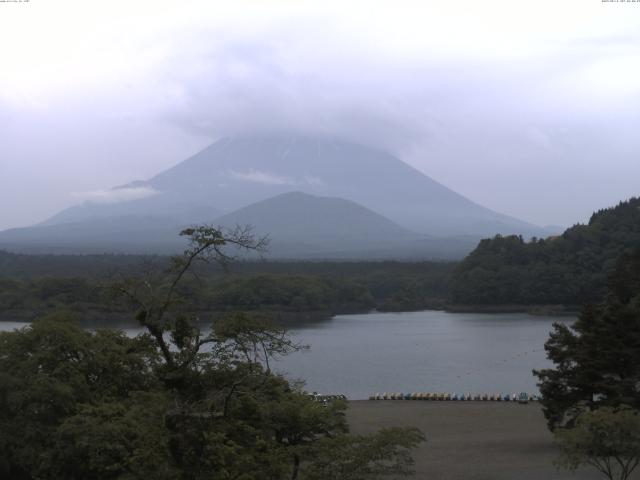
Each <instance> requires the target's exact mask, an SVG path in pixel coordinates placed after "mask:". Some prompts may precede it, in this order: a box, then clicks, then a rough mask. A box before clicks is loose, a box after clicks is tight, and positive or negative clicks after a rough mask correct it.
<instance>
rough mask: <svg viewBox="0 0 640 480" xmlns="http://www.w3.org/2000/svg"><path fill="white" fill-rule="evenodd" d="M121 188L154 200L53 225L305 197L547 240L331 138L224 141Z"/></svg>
mask: <svg viewBox="0 0 640 480" xmlns="http://www.w3.org/2000/svg"><path fill="white" fill-rule="evenodd" d="M120 188H121V189H123V188H124V189H131V190H132V191H133V190H136V191H144V192H148V194H149V196H147V197H146V198H142V199H138V200H131V201H128V202H122V203H117V204H111V205H95V204H90V203H85V204H83V205H81V206H76V207H71V208H69V209H67V210H65V211H63V212H61V213H60V214H58V215H56V216H54V217H53V218H51V219H49V221H48V222H47V223H65V222H69V221H78V220H82V219H85V218H93V217H96V216H103V217H106V216H119V215H124V214H130V213H131V212H135V214H138V215H143V214H144V215H160V214H163V215H166V214H167V212H171V216H174V217H175V216H177V215H180V213H181V212H185V211H188V210H193V209H197V208H203V207H206V208H215V209H218V210H221V211H223V212H225V211H226V212H230V211H233V210H236V209H238V208H242V207H244V206H246V205H249V204H251V203H255V202H258V201H261V200H265V199H267V198H270V197H273V196H276V195H279V194H282V193H286V192H291V191H301V192H304V193H308V194H312V195H322V196H328V197H339V198H344V199H347V200H352V201H354V202H357V203H359V204H361V205H363V206H365V207H367V208H369V209H372V210H374V211H376V212H378V213H380V214H382V215H384V216H386V217H387V218H389V219H391V220H392V221H394V222H396V223H398V224H400V225H402V226H403V227H405V228H408V229H411V230H413V231H417V232H421V233H427V234H432V235H443V236H447V235H473V236H477V237H479V236H486V235H493V234H495V233H503V234H509V233H520V234H524V235H530V234H537V235H542V234H544V232H543V231H542V230H541V229H539V228H538V227H536V226H534V225H531V224H528V223H526V222H522V221H520V220H517V219H515V218H512V217H508V216H506V215H502V214H499V213H496V212H493V211H491V210H489V209H487V208H484V207H482V206H480V205H477V204H475V203H473V202H472V201H470V200H468V199H467V198H465V197H463V196H461V195H459V194H457V193H455V192H454V191H452V190H450V189H448V188H447V187H445V186H443V185H441V184H439V183H438V182H436V181H434V180H432V179H431V178H429V177H428V176H426V175H424V174H423V173H421V172H419V171H418V170H416V169H414V168H412V167H411V166H409V165H407V164H406V163H404V162H402V161H401V160H399V159H397V158H395V157H394V156H392V155H390V154H388V153H385V152H383V151H380V150H376V149H373V148H370V147H366V146H363V145H357V144H353V143H349V142H344V141H338V140H334V139H327V138H309V137H295V136H290V137H287V136H275V137H274V136H271V137H238V138H224V139H222V140H219V141H218V142H216V143H214V144H213V145H211V146H209V147H207V148H205V149H204V150H202V151H201V152H199V153H197V154H196V155H194V156H192V157H190V158H188V159H187V160H185V161H183V162H181V163H179V164H178V165H176V166H175V167H173V168H171V169H168V170H166V171H164V172H162V173H160V174H158V175H156V176H155V177H153V178H151V179H149V180H147V181H137V182H133V183H132V184H129V185H125V186H123V187H120ZM204 220H205V219H202V220H201V221H204Z"/></svg>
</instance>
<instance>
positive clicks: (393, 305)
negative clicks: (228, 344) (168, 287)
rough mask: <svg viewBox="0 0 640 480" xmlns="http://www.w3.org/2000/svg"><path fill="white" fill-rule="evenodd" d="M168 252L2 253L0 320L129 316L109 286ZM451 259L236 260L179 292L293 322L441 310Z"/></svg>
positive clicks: (155, 265) (208, 304)
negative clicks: (60, 313) (59, 314)
mask: <svg viewBox="0 0 640 480" xmlns="http://www.w3.org/2000/svg"><path fill="white" fill-rule="evenodd" d="M168 265H169V263H168V258H166V257H142V256H126V255H89V256H72V255H64V256H54V255H42V256H32V255H16V254H12V253H8V252H0V266H1V267H2V268H1V269H0V320H16V321H19V320H25V321H29V320H32V319H33V318H36V317H38V316H40V315H43V314H47V313H50V312H53V311H56V310H59V309H64V310H67V311H71V312H75V313H78V314H80V315H79V317H80V318H82V319H83V321H84V322H85V323H91V324H103V323H105V322H106V323H110V324H112V323H114V322H115V323H122V322H127V321H130V320H131V319H130V315H129V313H128V311H127V309H126V308H125V307H124V306H122V305H120V304H119V303H118V302H117V301H115V300H114V299H113V296H112V295H111V292H110V285H111V284H112V283H113V281H114V280H117V279H118V278H121V277H123V276H128V275H131V274H132V273H134V272H141V271H148V270H149V269H155V270H162V269H164V268H167V267H168ZM453 268H454V264H452V263H437V262H415V263H402V262H266V261H265V262H239V263H237V264H234V265H233V266H232V268H231V269H230V271H227V272H225V271H224V270H222V269H220V268H213V267H211V266H202V265H201V266H199V267H198V268H194V270H195V271H196V274H195V275H193V276H191V277H190V278H189V279H186V280H185V281H184V283H183V285H182V286H181V288H182V293H183V294H184V295H185V296H188V297H189V298H190V299H191V301H192V302H193V303H195V304H197V306H198V309H199V310H200V311H203V312H209V313H218V312H219V313H222V312H226V311H237V310H241V311H258V310H259V311H263V312H270V313H271V314H272V315H273V316H274V318H275V319H280V320H284V321H290V320H291V319H296V318H302V317H304V316H301V315H300V314H303V313H304V314H309V313H313V315H312V317H311V318H314V319H315V318H323V317H326V316H328V315H332V314H337V313H354V312H366V311H370V310H372V309H378V310H382V311H397V310H418V309H424V308H434V307H442V306H443V305H444V304H445V302H446V298H447V294H448V278H449V275H450V273H451V271H452V270H453Z"/></svg>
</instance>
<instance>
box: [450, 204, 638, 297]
mask: <svg viewBox="0 0 640 480" xmlns="http://www.w3.org/2000/svg"><path fill="white" fill-rule="evenodd" d="M638 246H640V198H631V199H630V200H628V201H624V202H620V203H619V204H618V205H617V206H615V207H612V208H606V209H602V210H599V211H597V212H595V213H594V214H593V215H592V216H591V218H590V220H589V222H588V223H587V224H586V225H580V224H578V225H574V226H573V227H571V228H569V229H567V230H566V231H565V232H564V233H563V234H562V235H560V236H557V237H549V238H547V239H536V238H533V239H531V240H530V241H525V240H524V239H523V238H522V237H521V236H506V237H504V236H500V235H498V236H496V237H494V238H492V239H487V240H482V241H481V242H480V244H479V245H478V247H477V248H476V249H475V250H474V251H473V252H472V253H471V254H469V256H467V258H465V259H464V260H463V261H462V262H461V263H460V264H459V265H458V266H457V267H456V269H455V271H454V273H453V277H452V280H451V285H452V289H451V301H452V303H453V304H463V305H464V304H467V305H500V304H519V305H554V304H562V305H581V304H585V303H594V302H597V301H599V300H601V299H602V298H603V295H604V292H605V287H606V279H607V276H608V275H609V274H610V273H611V272H612V270H613V268H614V266H615V264H616V260H617V259H618V258H619V257H620V256H621V255H622V254H624V253H627V252H630V251H631V250H633V249H634V248H637V247H638Z"/></svg>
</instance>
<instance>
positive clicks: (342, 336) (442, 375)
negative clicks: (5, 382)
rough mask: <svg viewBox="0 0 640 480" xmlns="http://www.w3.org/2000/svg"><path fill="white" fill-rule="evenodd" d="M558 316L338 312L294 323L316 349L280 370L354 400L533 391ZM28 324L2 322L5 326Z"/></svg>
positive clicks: (301, 339) (279, 364)
mask: <svg viewBox="0 0 640 480" xmlns="http://www.w3.org/2000/svg"><path fill="white" fill-rule="evenodd" d="M554 321H555V322H571V321H573V319H571V318H566V317H562V318H556V317H542V316H529V315H526V314H472V313H445V312H439V311H424V312H411V313H369V314H362V315H339V316H336V317H334V318H333V319H331V320H328V321H325V322H321V323H310V324H305V325H304V326H303V327H300V328H298V329H296V330H292V332H291V333H292V334H293V336H294V337H295V339H296V340H297V341H299V342H300V343H303V344H306V345H309V346H310V347H311V348H310V350H308V351H304V352H298V353H295V354H293V355H290V356H289V357H285V358H283V359H280V360H279V361H278V362H277V363H276V364H275V370H277V371H280V372H282V373H284V374H285V375H287V377H289V378H290V379H305V380H306V383H307V389H308V390H315V391H318V392H322V393H343V394H345V395H347V396H348V397H349V398H351V399H359V398H366V397H368V396H369V395H370V394H372V393H376V392H379V393H382V392H410V391H431V392H457V393H465V392H474V393H482V392H489V393H497V392H520V391H528V392H535V391H536V390H537V389H536V380H535V378H534V377H533V376H532V374H531V370H532V369H534V368H544V367H546V366H548V365H550V363H549V362H548V361H547V360H546V359H545V352H544V349H543V345H544V342H545V341H546V339H547V337H548V335H549V331H550V330H551V325H552V323H553V322H554ZM24 325H25V324H23V323H22V324H21V323H15V322H0V330H11V329H13V328H18V327H20V326H24ZM125 330H126V331H127V332H128V333H129V334H131V335H135V334H136V333H138V332H139V331H140V329H125Z"/></svg>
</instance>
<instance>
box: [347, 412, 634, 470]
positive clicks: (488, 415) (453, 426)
mask: <svg viewBox="0 0 640 480" xmlns="http://www.w3.org/2000/svg"><path fill="white" fill-rule="evenodd" d="M347 419H348V421H349V425H350V426H351V430H352V432H353V433H368V432H372V431H375V430H377V429H379V428H384V427H390V426H416V427H418V428H420V429H421V430H422V431H423V432H424V433H425V435H426V437H427V442H426V443H424V444H422V445H421V446H420V447H419V448H418V449H417V450H416V451H415V452H414V458H415V460H416V476H415V478H417V479H429V480H462V479H464V480H561V479H562V480H565V479H566V480H569V479H571V480H591V479H593V480H596V479H603V478H604V477H603V476H602V475H601V474H599V473H597V472H596V471H595V470H591V469H583V470H579V471H578V472H577V473H575V474H570V473H568V472H566V471H560V470H558V469H557V468H556V467H555V466H554V465H553V461H554V459H555V458H556V456H557V451H556V448H555V447H554V444H553V438H552V436H551V434H550V433H549V431H548V430H547V428H546V424H545V420H544V417H543V415H542V411H541V409H540V405H539V404H537V403H530V404H528V405H519V404H515V403H501V402H500V403H489V402H486V403H485V402H428V401H367V400H362V401H352V402H349V409H348V411H347ZM633 478H634V479H640V472H635V475H634V477H633Z"/></svg>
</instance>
